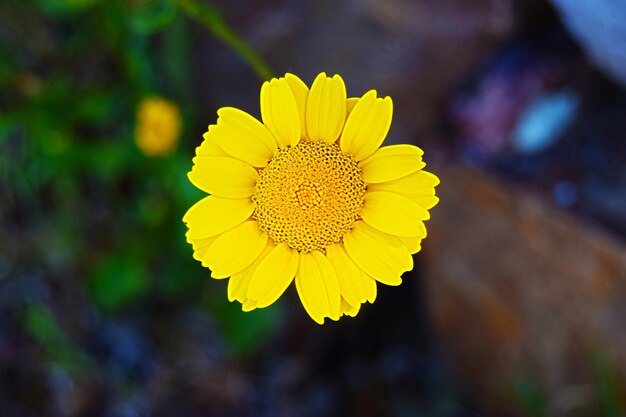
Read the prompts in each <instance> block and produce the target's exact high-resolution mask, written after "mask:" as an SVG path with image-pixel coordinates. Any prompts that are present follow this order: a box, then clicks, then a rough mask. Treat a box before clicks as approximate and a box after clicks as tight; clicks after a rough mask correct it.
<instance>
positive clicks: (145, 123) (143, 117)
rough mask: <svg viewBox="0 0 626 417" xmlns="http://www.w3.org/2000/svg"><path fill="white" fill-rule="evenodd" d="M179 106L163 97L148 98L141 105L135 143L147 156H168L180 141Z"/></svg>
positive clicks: (138, 112) (138, 111)
mask: <svg viewBox="0 0 626 417" xmlns="http://www.w3.org/2000/svg"><path fill="white" fill-rule="evenodd" d="M180 127H181V118H180V111H179V109H178V106H177V105H176V104H175V103H173V102H171V101H169V100H166V99H164V98H161V97H147V98H145V99H143V100H142V101H141V103H139V108H138V110H137V125H136V128H135V141H136V143H137V146H138V147H139V149H140V150H141V152H143V154H144V155H146V156H162V155H167V154H169V153H171V152H173V151H174V149H176V146H177V145H178V140H179V139H180Z"/></svg>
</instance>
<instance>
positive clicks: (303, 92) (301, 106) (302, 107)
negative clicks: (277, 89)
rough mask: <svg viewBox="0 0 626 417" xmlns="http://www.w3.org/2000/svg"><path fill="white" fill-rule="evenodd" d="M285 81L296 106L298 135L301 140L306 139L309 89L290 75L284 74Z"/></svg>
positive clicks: (307, 136)
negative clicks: (298, 120)
mask: <svg viewBox="0 0 626 417" xmlns="http://www.w3.org/2000/svg"><path fill="white" fill-rule="evenodd" d="M285 81H287V83H288V84H289V87H290V88H291V92H292V93H293V96H294V98H295V100H296V105H297V106H298V114H299V115H300V135H301V137H302V138H305V139H308V138H309V134H308V133H307V131H306V102H307V99H308V97H309V87H307V85H306V84H305V83H304V82H303V81H302V80H301V79H300V78H298V77H297V76H295V75H293V74H290V73H287V74H285Z"/></svg>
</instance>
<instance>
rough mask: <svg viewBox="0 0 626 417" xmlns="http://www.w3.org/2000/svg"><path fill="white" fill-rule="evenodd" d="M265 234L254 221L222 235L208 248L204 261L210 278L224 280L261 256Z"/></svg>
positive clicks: (244, 223) (265, 239)
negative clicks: (208, 269) (209, 272)
mask: <svg viewBox="0 0 626 417" xmlns="http://www.w3.org/2000/svg"><path fill="white" fill-rule="evenodd" d="M266 243H267V233H265V232H263V231H262V230H261V229H259V225H258V223H257V222H255V221H246V222H243V223H242V224H240V225H239V226H237V227H235V228H233V229H230V230H228V231H227V232H224V233H222V234H221V235H219V236H218V237H217V239H215V242H213V244H211V246H209V249H208V250H207V252H206V254H205V256H204V259H205V261H206V263H207V265H208V267H209V268H210V269H211V277H213V278H225V277H230V276H232V275H233V274H236V273H237V272H240V271H243V270H244V269H245V268H246V267H248V266H249V265H250V264H252V262H254V260H255V259H256V258H257V257H258V256H259V255H260V254H261V252H262V251H263V249H264V248H265V244H266Z"/></svg>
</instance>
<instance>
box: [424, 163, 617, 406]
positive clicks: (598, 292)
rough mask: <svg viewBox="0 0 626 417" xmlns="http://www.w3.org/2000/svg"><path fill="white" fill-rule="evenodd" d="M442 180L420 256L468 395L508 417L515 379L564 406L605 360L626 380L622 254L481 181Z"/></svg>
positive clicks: (453, 175) (562, 218) (554, 213)
mask: <svg viewBox="0 0 626 417" xmlns="http://www.w3.org/2000/svg"><path fill="white" fill-rule="evenodd" d="M438 175H439V176H440V178H441V186H440V188H438V192H439V193H440V197H441V203H440V205H439V206H437V210H435V212H434V214H433V219H432V221H431V224H430V225H429V226H430V227H429V231H430V232H431V233H430V235H429V239H428V242H427V244H426V248H427V250H426V251H425V252H424V256H423V259H424V261H425V264H426V265H425V266H426V272H427V274H426V276H427V282H426V284H427V293H428V300H429V304H430V308H431V313H432V316H433V322H434V325H435V327H436V333H437V334H438V336H439V338H440V341H441V343H442V345H443V348H444V351H445V353H446V355H447V358H448V360H449V361H450V363H451V365H452V368H453V370H454V372H456V373H457V375H458V376H459V377H460V379H461V381H462V382H463V383H464V384H465V386H466V387H468V389H469V390H470V395H475V396H476V398H477V400H478V401H479V402H481V403H482V404H483V405H484V407H485V409H487V410H492V412H495V413H497V412H504V411H508V412H511V411H512V410H514V409H515V408H516V407H515V402H511V400H512V399H513V398H515V396H514V392H513V384H514V383H515V381H516V379H517V378H528V379H529V380H531V381H534V382H535V383H537V384H538V385H539V386H540V387H542V388H543V389H544V390H545V392H547V393H549V395H552V394H554V395H557V393H558V392H562V390H563V389H568V388H569V387H571V386H577V385H579V384H583V385H584V384H587V383H589V382H590V380H591V376H590V368H591V365H590V360H591V359H590V358H591V356H592V353H594V352H596V351H597V349H600V350H604V351H606V352H607V353H608V355H609V356H610V357H612V358H613V359H614V361H615V364H616V365H617V366H618V369H619V372H621V373H622V374H626V332H624V327H623V324H624V322H625V320H626V247H625V246H624V245H623V244H621V243H618V242H616V241H614V240H612V239H611V238H609V237H608V236H607V235H605V234H603V233H600V232H598V231H596V230H593V229H592V228H591V227H590V226H588V225H585V224H584V223H582V222H580V221H576V220H574V219H572V218H570V217H569V216H568V215H566V214H564V213H561V212H559V211H558V210H555V209H553V208H552V207H550V206H549V205H547V204H546V203H545V202H544V201H543V200H540V199H538V198H536V197H535V196H532V195H529V194H528V192H526V191H524V190H519V189H515V188H514V187H513V186H511V185H509V184H505V183H499V182H497V181H495V180H493V179H491V178H489V177H487V176H485V175H484V174H480V173H478V172H475V171H472V170H469V169H466V168H461V167H453V168H447V169H441V170H439V171H438ZM549 400H550V401H557V399H556V397H551V398H549ZM557 402H558V401H557ZM558 414H559V413H558V412H555V415H558ZM496 415H498V414H496ZM561 415H563V413H561Z"/></svg>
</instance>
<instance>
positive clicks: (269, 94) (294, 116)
mask: <svg viewBox="0 0 626 417" xmlns="http://www.w3.org/2000/svg"><path fill="white" fill-rule="evenodd" d="M261 117H262V119H263V123H264V124H265V126H267V128H268V129H269V130H270V132H272V134H273V135H274V138H276V141H277V142H278V146H279V147H280V148H286V147H287V146H294V145H295V144H297V143H298V142H299V141H300V135H301V126H300V117H301V116H300V111H299V109H298V104H297V103H296V99H295V97H294V94H293V92H292V90H291V87H290V86H289V82H288V81H287V80H286V79H285V78H280V79H276V78H274V79H272V80H271V81H266V82H265V83H263V86H262V87H261Z"/></svg>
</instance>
